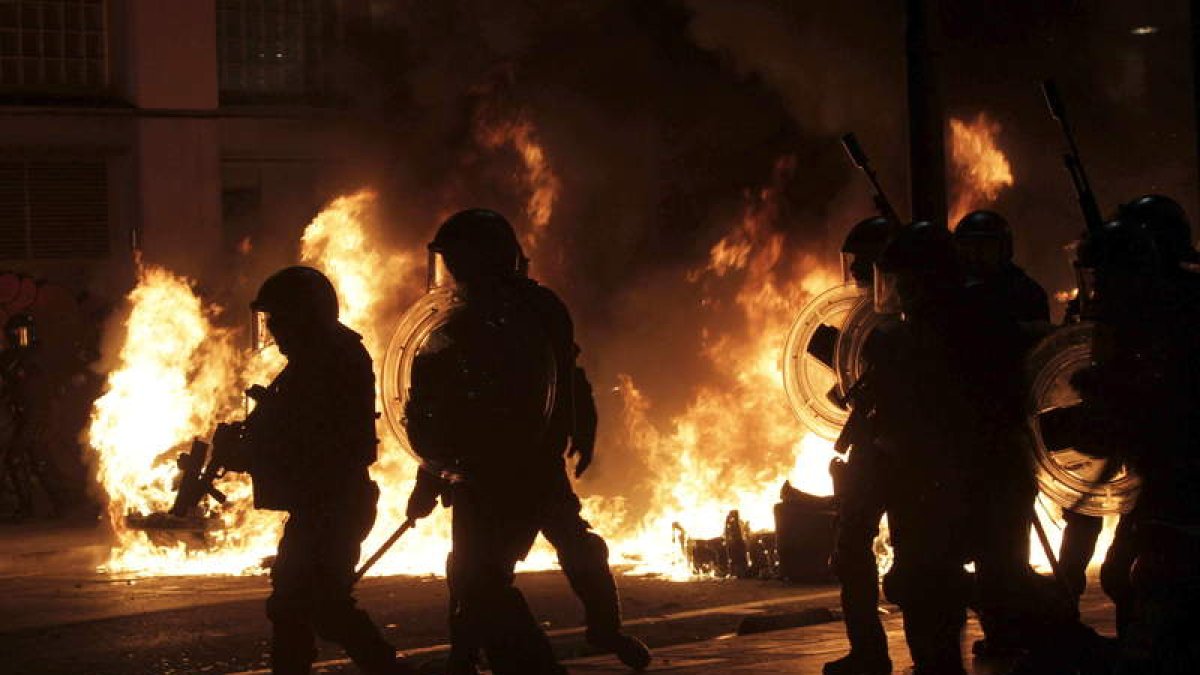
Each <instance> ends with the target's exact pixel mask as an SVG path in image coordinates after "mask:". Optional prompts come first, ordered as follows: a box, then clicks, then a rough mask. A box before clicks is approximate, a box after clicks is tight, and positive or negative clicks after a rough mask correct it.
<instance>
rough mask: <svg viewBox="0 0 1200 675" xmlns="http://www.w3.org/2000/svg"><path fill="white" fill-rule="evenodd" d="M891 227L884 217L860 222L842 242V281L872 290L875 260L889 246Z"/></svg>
mask: <svg viewBox="0 0 1200 675" xmlns="http://www.w3.org/2000/svg"><path fill="white" fill-rule="evenodd" d="M890 235H891V226H890V225H889V223H888V219H887V218H884V217H883V216H874V217H872V218H867V219H866V220H860V221H859V222H857V223H855V225H854V227H852V228H850V232H849V234H847V235H846V239H845V241H843V242H842V280H843V281H845V282H846V283H850V282H854V283H855V284H856V285H857V286H859V287H860V288H870V287H871V284H872V277H873V275H874V267H875V260H876V259H877V258H879V253H880V252H881V251H882V250H883V247H884V245H886V244H887V240H888V237H889V236H890Z"/></svg>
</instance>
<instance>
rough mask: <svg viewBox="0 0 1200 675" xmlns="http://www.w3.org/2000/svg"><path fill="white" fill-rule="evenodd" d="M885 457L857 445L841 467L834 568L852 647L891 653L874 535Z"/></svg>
mask: <svg viewBox="0 0 1200 675" xmlns="http://www.w3.org/2000/svg"><path fill="white" fill-rule="evenodd" d="M881 463H882V460H881V458H880V457H878V456H877V455H874V456H873V455H871V454H870V453H869V451H857V452H854V453H852V454H851V456H850V460H849V461H848V462H846V464H845V465H844V466H842V467H841V468H840V471H839V475H838V479H837V480H836V481H835V485H837V488H838V493H839V494H838V520H837V533H836V535H835V539H834V548H833V570H834V573H835V574H836V575H837V578H838V581H839V582H841V585H842V619H843V621H845V623H846V637H847V639H849V641H850V652H851V653H852V654H856V655H864V656H868V657H875V656H878V657H881V658H886V657H887V655H888V646H887V635H886V634H885V633H884V630H883V623H882V622H881V621H880V620H879V568H878V566H877V565H876V562H875V549H874V543H875V537H877V536H878V535H879V520H880V518H882V517H883V513H884V510H885V508H886V505H885V498H884V495H885V490H884V485H883V483H884V480H885V476H884V474H883V471H882V466H881Z"/></svg>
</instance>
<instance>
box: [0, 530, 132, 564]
mask: <svg viewBox="0 0 1200 675" xmlns="http://www.w3.org/2000/svg"><path fill="white" fill-rule="evenodd" d="M111 542H112V534H111V533H110V532H109V530H108V527H107V525H106V524H104V523H101V522H90V521H69V520H68V521H48V520H35V521H30V522H27V523H2V524H0V576H9V575H28V574H40V575H44V574H55V573H77V572H94V571H95V569H96V567H97V566H98V565H100V564H101V563H103V562H104V560H105V559H107V557H108V551H109V546H110V545H111Z"/></svg>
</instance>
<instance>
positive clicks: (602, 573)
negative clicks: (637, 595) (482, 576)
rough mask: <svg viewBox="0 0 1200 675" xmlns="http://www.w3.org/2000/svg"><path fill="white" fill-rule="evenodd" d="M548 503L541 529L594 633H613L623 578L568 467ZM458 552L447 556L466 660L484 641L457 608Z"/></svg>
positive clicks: (457, 634)
mask: <svg viewBox="0 0 1200 675" xmlns="http://www.w3.org/2000/svg"><path fill="white" fill-rule="evenodd" d="M558 479H560V480H556V485H555V486H554V489H553V490H552V491H551V492H550V493H549V496H548V498H547V501H546V503H545V505H544V506H543V507H542V508H541V509H540V510H539V517H538V521H539V524H540V528H539V529H540V531H541V533H542V535H543V536H545V537H546V540H547V541H549V542H550V545H551V546H553V547H554V549H555V550H556V551H557V552H558V563H559V565H560V566H561V567H562V571H563V574H564V575H565V576H566V577H567V581H568V582H569V583H570V584H571V590H573V591H574V592H575V596H576V597H578V598H579V601H580V602H581V603H582V604H583V611H584V620H585V624H586V626H587V635H588V637H589V638H594V639H601V640H603V639H604V638H606V637H610V636H612V635H615V634H616V633H618V632H620V630H621V608H620V600H619V598H618V596H617V584H616V581H615V580H614V579H613V575H612V571H611V570H610V569H609V567H608V545H607V544H606V543H605V542H604V539H603V538H601V537H600V535H598V534H596V533H595V532H592V530H591V525H590V524H589V523H588V522H587V521H586V520H584V519H583V517H582V516H581V515H580V509H581V505H580V503H579V497H577V496H576V495H575V491H574V490H573V489H572V487H571V482H570V479H568V478H567V474H566V472H565V470H564V471H562V472H560V473H559V474H558ZM453 560H454V556H453V554H451V556H450V558H449V559H448V560H447V563H446V567H447V575H448V579H447V582H448V584H449V586H450V588H451V594H450V635H451V643H452V646H453V647H452V649H453V653H454V656H453V658H454V659H456V660H458V661H460V662H473V661H474V655H475V652H476V651H477V650H478V648H479V645H478V644H476V643H475V640H474V638H473V637H472V635H471V634H470V633H469V632H468V631H467V630H465V629H464V627H463V626H462V625H460V624H461V620H460V619H461V618H460V616H459V614H458V611H457V606H458V597H457V594H456V593H455V592H454V589H455V587H456V583H455V581H456V579H455V578H454V576H453V575H454V574H455V565H454V562H453Z"/></svg>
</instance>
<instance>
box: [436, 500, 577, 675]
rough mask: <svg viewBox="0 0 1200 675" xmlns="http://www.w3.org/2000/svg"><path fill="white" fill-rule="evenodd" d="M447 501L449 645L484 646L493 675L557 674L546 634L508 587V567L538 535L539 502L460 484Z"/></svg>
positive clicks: (510, 577)
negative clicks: (451, 512) (449, 530)
mask: <svg viewBox="0 0 1200 675" xmlns="http://www.w3.org/2000/svg"><path fill="white" fill-rule="evenodd" d="M452 501H453V509H454V518H453V526H452V533H453V551H452V554H451V556H450V560H449V566H450V569H449V571H448V572H449V573H448V578H447V581H448V583H449V584H450V596H451V599H452V600H451V602H452V604H453V609H452V612H453V614H452V616H451V632H452V636H451V639H452V641H455V640H457V641H458V642H459V644H460V645H479V646H481V647H482V648H483V650H484V652H485V653H486V654H487V657H488V662H489V663H490V665H491V667H492V671H493V672H495V673H496V675H542V674H544V673H557V672H560V669H559V667H558V665H557V661H556V660H555V658H554V653H553V651H552V650H551V648H550V642H549V640H547V638H546V634H545V633H543V632H542V630H541V628H540V627H539V626H538V624H537V622H536V620H535V619H534V617H533V613H532V612H530V610H529V606H528V605H527V604H526V603H525V597H524V596H523V595H521V592H520V591H519V590H517V588H516V587H515V586H513V581H514V578H515V575H514V574H513V568H514V567H515V566H516V564H517V561H519V560H521V559H522V558H524V557H525V555H526V554H527V553H528V552H529V549H530V547H531V546H532V545H533V540H534V538H535V537H536V536H537V533H538V528H539V525H540V524H539V522H538V519H537V500H536V499H532V498H531V497H530V496H529V494H528V493H527V492H526V493H520V492H518V491H516V490H514V489H513V488H511V487H509V488H507V489H488V488H486V487H483V488H481V487H480V486H478V485H465V484H460V485H455V486H454V488H453V494H452Z"/></svg>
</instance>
